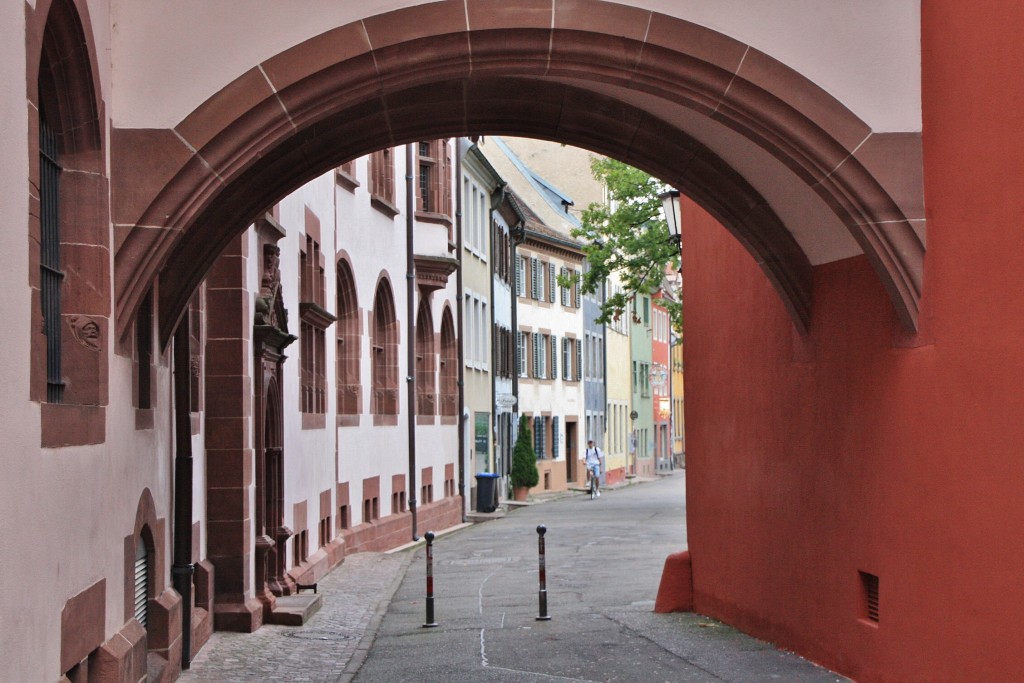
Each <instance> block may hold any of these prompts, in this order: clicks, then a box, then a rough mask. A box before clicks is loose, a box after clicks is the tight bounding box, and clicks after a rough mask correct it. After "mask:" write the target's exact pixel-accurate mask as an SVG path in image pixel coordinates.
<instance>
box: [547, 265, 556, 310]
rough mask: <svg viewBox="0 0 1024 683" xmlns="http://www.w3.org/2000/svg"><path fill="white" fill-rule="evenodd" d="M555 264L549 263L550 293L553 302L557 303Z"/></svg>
mask: <svg viewBox="0 0 1024 683" xmlns="http://www.w3.org/2000/svg"><path fill="white" fill-rule="evenodd" d="M555 285H556V283H555V264H554V263H549V264H548V294H549V295H550V296H549V300H550V301H551V303H555Z"/></svg>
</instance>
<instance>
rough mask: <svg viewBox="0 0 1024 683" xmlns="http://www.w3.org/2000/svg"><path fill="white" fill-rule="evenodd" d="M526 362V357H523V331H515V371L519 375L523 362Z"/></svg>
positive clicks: (521, 371) (521, 372)
mask: <svg viewBox="0 0 1024 683" xmlns="http://www.w3.org/2000/svg"><path fill="white" fill-rule="evenodd" d="M525 362H526V358H524V357H523V333H522V332H519V331H518V330H517V331H516V363H515V366H516V372H518V373H519V374H520V375H522V374H523V363H525Z"/></svg>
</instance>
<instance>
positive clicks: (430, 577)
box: [423, 531, 437, 628]
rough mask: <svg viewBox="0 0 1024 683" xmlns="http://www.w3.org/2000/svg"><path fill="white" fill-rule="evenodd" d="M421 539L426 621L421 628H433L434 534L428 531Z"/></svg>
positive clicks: (434, 624)
mask: <svg viewBox="0 0 1024 683" xmlns="http://www.w3.org/2000/svg"><path fill="white" fill-rule="evenodd" d="M423 538H425V539H427V621H426V623H424V624H423V628H434V627H436V626H437V622H435V621H434V532H433V531H428V532H427V533H425V534H423Z"/></svg>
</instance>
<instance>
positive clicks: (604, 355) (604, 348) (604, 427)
mask: <svg viewBox="0 0 1024 683" xmlns="http://www.w3.org/2000/svg"><path fill="white" fill-rule="evenodd" d="M607 300H608V280H602V281H601V305H602V307H603V306H604V303H605V302H606V301H607ZM601 365H602V368H601V385H602V387H603V389H602V391H603V393H602V395H603V396H604V405H603V406H602V414H603V415H604V418H603V419H602V420H601V442H602V443H603V444H604V451H605V461H606V462H607V459H608V441H607V439H606V438H605V437H606V436H607V434H608V323H601ZM606 467H607V465H606Z"/></svg>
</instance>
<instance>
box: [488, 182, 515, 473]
mask: <svg viewBox="0 0 1024 683" xmlns="http://www.w3.org/2000/svg"><path fill="white" fill-rule="evenodd" d="M507 189H508V183H507V182H505V181H500V182H499V183H498V185H497V186H496V187H495V188H494V191H493V192H491V201H490V206H489V208H488V212H487V229H488V231H489V232H488V234H489V235H490V245H491V249H490V259H491V260H490V264H491V290H490V299H489V301H490V302H491V320H490V323H491V332H492V334H491V415H492V419H493V420H494V429H493V430H492V433H493V434H494V435H495V436H497V435H498V429H499V427H498V405H497V404H498V379H497V376H496V372H495V371H496V369H497V367H498V354H497V351H496V345H495V343H494V334H493V332H494V329H495V325H494V320H495V317H496V316H495V310H496V307H495V305H494V270H495V267H496V266H497V263H498V262H497V250H496V248H495V245H494V234H495V230H494V212H495V211H497V210H498V207H500V206H501V202H502V201H503V200H504V199H505V193H506V192H507ZM502 239H504V237H503V238H502ZM509 241H510V242H511V240H509ZM510 265H512V264H510ZM513 284H514V283H513ZM513 294H515V292H513ZM517 352H518V351H517ZM513 374H515V373H513ZM510 412H511V410H510ZM502 437H503V438H502V439H501V441H502V445H503V446H504V447H505V448H503V449H502V450H501V456H502V457H501V467H498V452H499V451H498V443H497V442H498V440H497V439H495V440H494V442H495V443H494V465H495V466H494V468H493V470H492V471H493V472H495V473H496V474H498V475H499V476H504V475H503V473H502V472H501V471H500V470H502V469H504V468H506V467H508V464H507V463H508V458H506V457H505V451H506V449H507V447H508V446H509V445H510V442H511V430H502Z"/></svg>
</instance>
